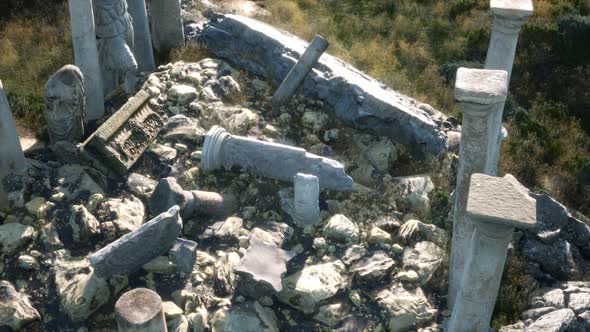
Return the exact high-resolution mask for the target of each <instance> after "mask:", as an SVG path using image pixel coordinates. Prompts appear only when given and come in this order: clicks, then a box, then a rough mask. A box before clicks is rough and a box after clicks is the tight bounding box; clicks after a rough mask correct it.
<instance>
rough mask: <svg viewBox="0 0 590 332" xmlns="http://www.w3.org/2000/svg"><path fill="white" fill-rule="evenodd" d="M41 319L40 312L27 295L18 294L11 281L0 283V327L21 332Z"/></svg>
mask: <svg viewBox="0 0 590 332" xmlns="http://www.w3.org/2000/svg"><path fill="white" fill-rule="evenodd" d="M40 319H41V316H40V315H39V312H38V311H37V310H36V309H35V308H33V306H32V305H31V301H29V298H28V297H27V296H26V295H25V294H21V293H19V292H17V291H16V289H14V286H12V284H11V283H10V282H9V281H6V280H1V281H0V326H7V327H10V328H11V329H12V330H14V331H20V330H21V329H22V328H24V327H26V326H27V325H29V324H30V323H32V322H34V321H38V320H40Z"/></svg>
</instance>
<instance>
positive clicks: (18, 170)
mask: <svg viewBox="0 0 590 332" xmlns="http://www.w3.org/2000/svg"><path fill="white" fill-rule="evenodd" d="M0 143H1V144H0V209H4V208H6V207H7V205H8V196H7V194H8V191H9V189H10V188H5V184H4V181H3V179H4V177H5V176H7V175H8V174H20V175H22V174H23V173H24V172H25V171H26V168H27V163H26V161H25V154H24V153H23V149H22V147H21V145H20V140H19V138H18V133H17V131H16V123H15V122H14V118H13V117H12V112H11V111H10V105H8V99H7V98H6V94H5V93H4V87H3V86H2V81H0Z"/></svg>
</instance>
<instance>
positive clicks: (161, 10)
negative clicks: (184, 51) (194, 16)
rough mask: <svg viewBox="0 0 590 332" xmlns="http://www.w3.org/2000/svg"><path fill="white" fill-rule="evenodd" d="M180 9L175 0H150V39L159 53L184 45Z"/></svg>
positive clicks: (165, 52)
mask: <svg viewBox="0 0 590 332" xmlns="http://www.w3.org/2000/svg"><path fill="white" fill-rule="evenodd" d="M181 12H182V9H181V8H180V1H177V0H152V1H151V3H150V13H151V15H152V40H153V42H154V48H155V49H156V52H158V54H159V55H165V54H167V53H168V52H169V51H170V50H172V49H173V48H178V47H183V46H184V26H183V24H182V16H181Z"/></svg>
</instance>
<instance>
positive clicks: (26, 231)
mask: <svg viewBox="0 0 590 332" xmlns="http://www.w3.org/2000/svg"><path fill="white" fill-rule="evenodd" d="M36 236H37V232H36V231H35V229H34V228H33V227H31V226H26V225H23V224H20V223H16V222H14V223H8V224H4V225H0V246H1V249H0V250H1V252H2V254H4V255H12V254H14V253H16V251H17V250H18V249H19V248H20V247H22V246H23V245H25V244H27V243H28V242H30V241H31V240H33V239H34V238H35V237H36Z"/></svg>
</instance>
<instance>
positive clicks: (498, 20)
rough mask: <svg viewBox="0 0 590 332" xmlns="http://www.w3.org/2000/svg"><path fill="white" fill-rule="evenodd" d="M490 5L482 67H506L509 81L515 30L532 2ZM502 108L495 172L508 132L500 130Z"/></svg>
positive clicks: (498, 119) (502, 0)
mask: <svg viewBox="0 0 590 332" xmlns="http://www.w3.org/2000/svg"><path fill="white" fill-rule="evenodd" d="M490 7H491V10H492V14H493V15H494V22H493V24H492V35H491V38H490V45H489V47H488V53H487V56H486V63H485V69H497V70H505V71H506V72H507V73H508V82H510V75H511V74H512V65H513V64H514V56H515V54H516V44H517V42H518V34H519V33H520V28H521V26H522V24H523V23H524V21H525V20H526V19H527V18H528V17H529V16H531V15H532V14H533V2H532V0H515V1H505V0H491V1H490ZM503 112H504V104H502V108H501V110H500V112H498V114H496V116H495V118H494V125H495V127H494V131H495V132H496V133H497V135H498V144H496V148H495V149H494V151H493V154H492V163H493V164H494V169H493V172H492V174H494V175H495V174H496V173H497V169H498V160H499V158H500V146H501V144H502V141H503V140H504V139H505V138H506V137H507V136H508V134H507V133H503V132H502V114H503Z"/></svg>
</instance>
